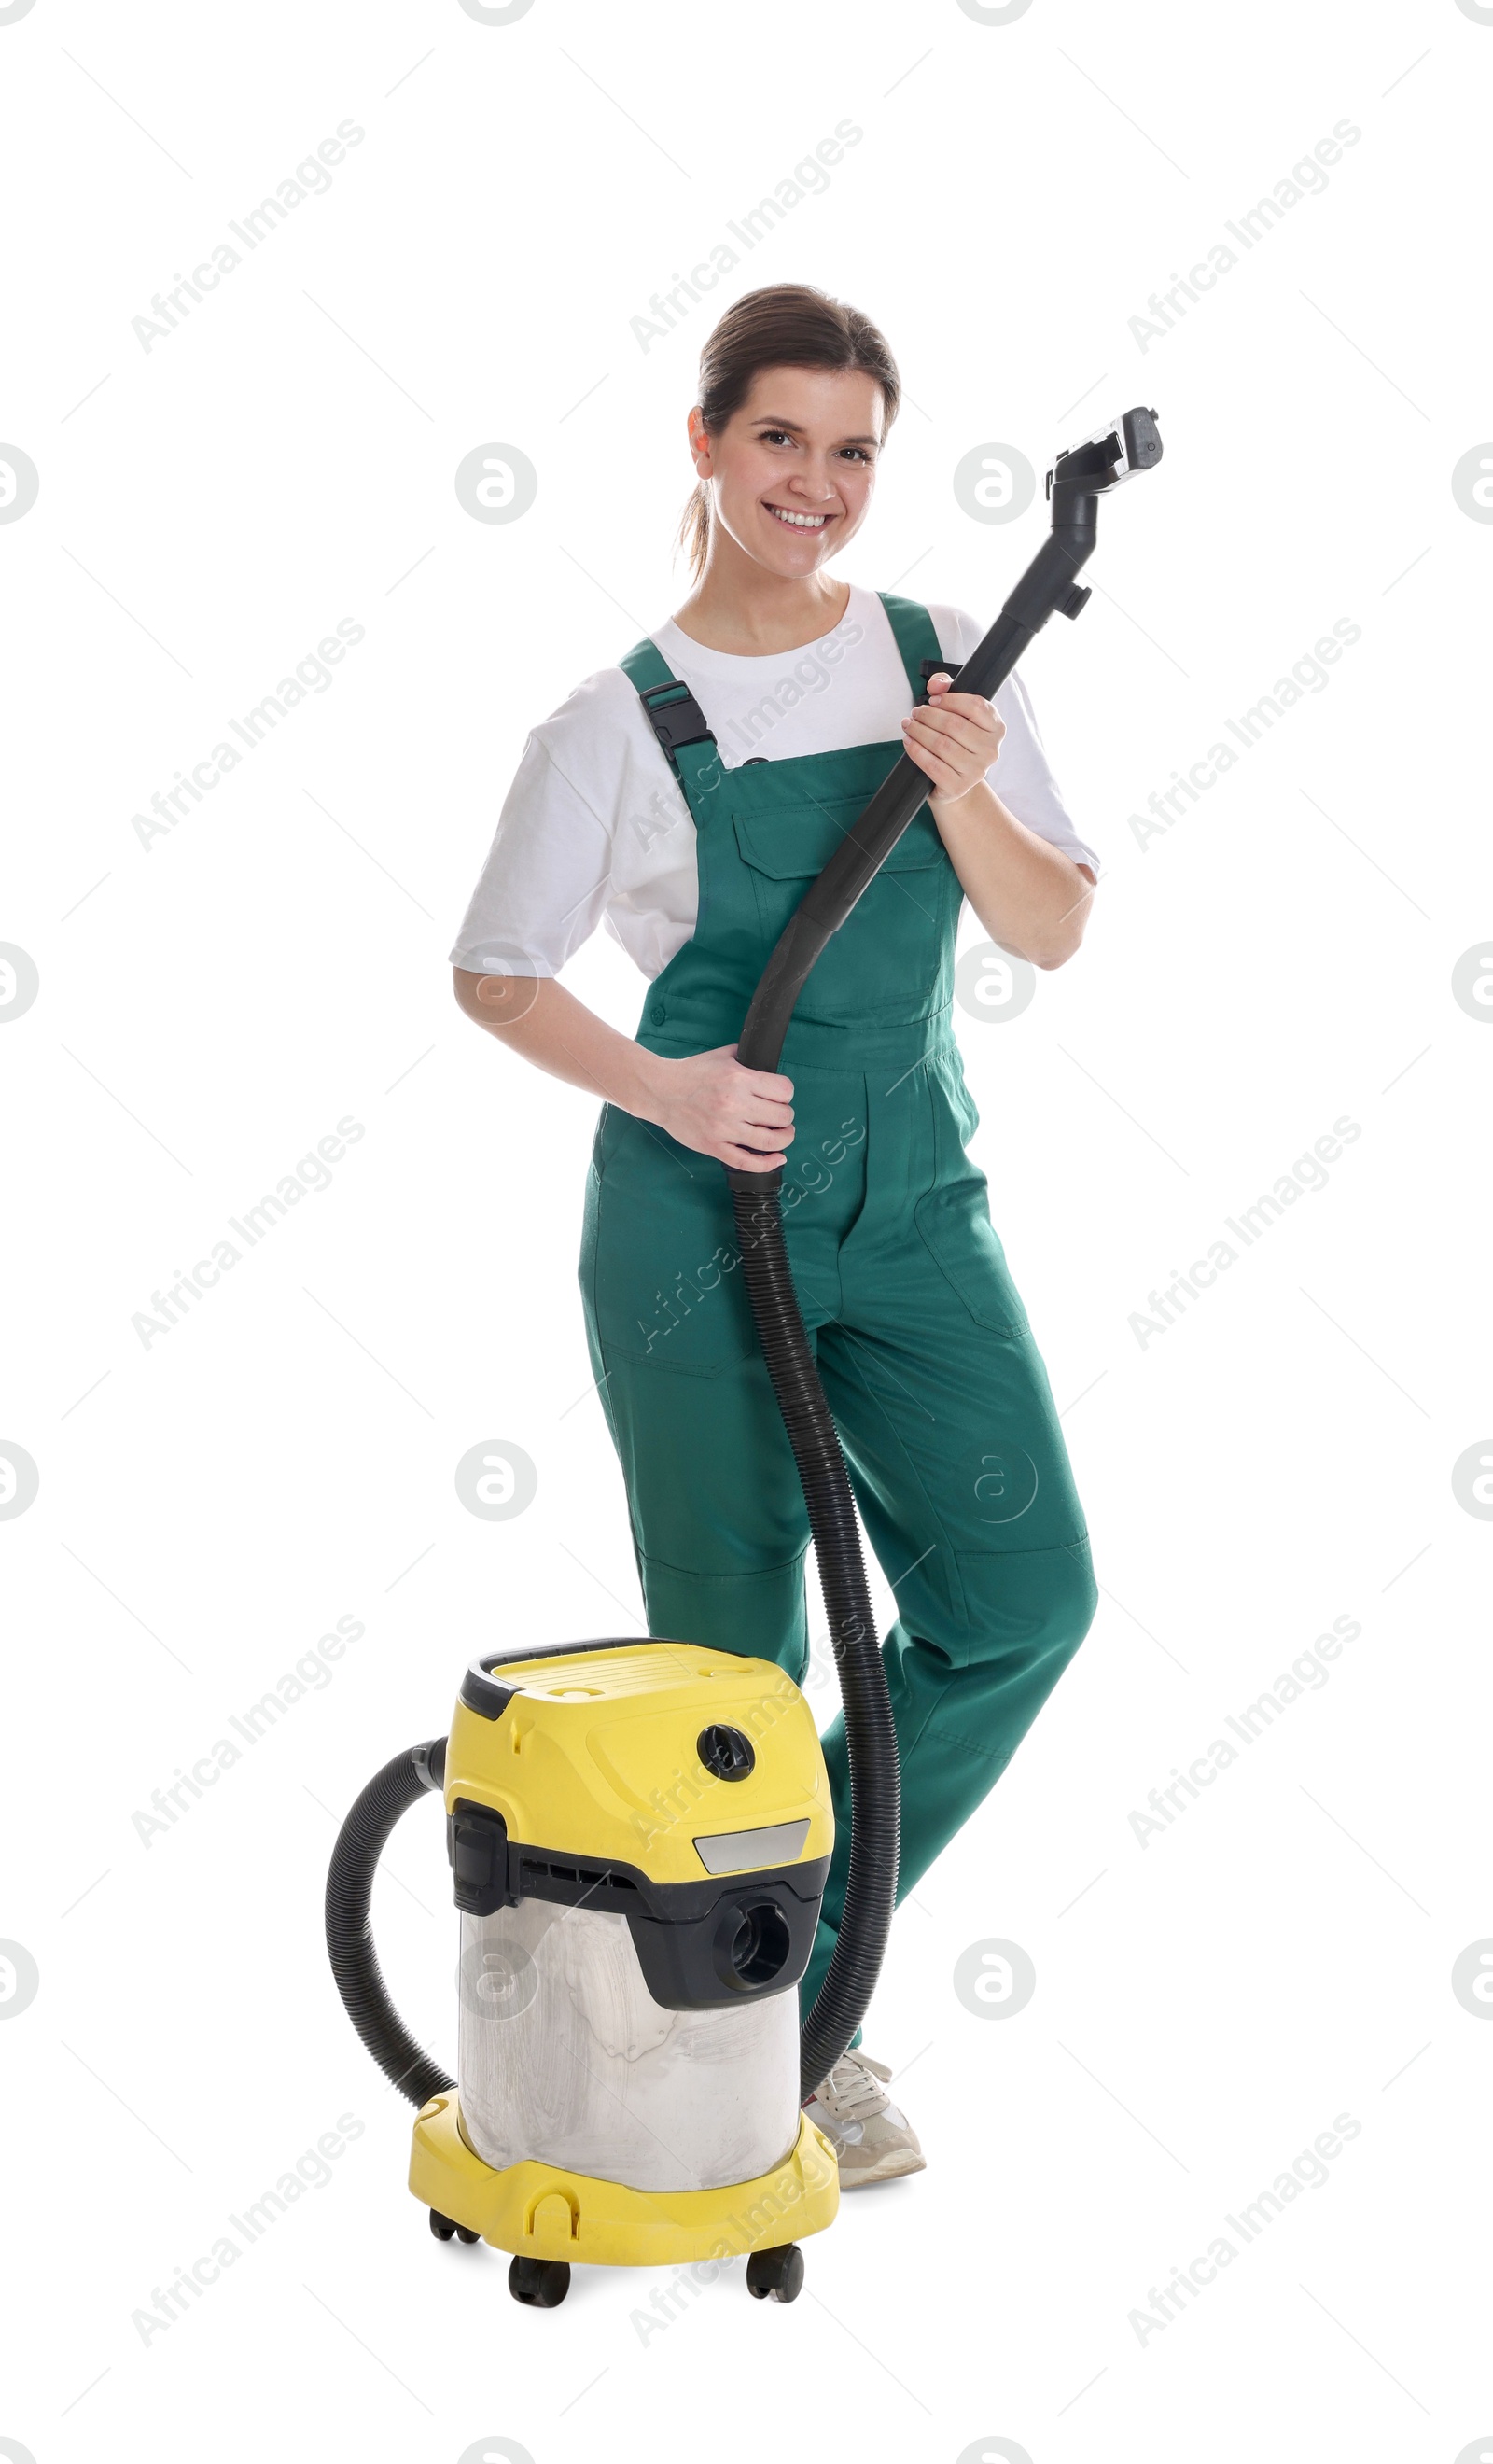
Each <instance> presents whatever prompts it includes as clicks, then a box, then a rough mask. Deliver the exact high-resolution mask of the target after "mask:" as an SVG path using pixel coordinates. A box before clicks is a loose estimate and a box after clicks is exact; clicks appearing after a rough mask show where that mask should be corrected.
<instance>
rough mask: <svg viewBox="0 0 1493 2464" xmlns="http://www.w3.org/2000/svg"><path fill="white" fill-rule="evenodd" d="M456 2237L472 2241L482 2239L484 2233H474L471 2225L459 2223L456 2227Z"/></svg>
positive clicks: (459, 2239)
mask: <svg viewBox="0 0 1493 2464" xmlns="http://www.w3.org/2000/svg"><path fill="white" fill-rule="evenodd" d="M456 2238H457V2240H458V2241H466V2242H472V2241H480V2240H481V2239H482V2235H481V2234H480V2233H473V2232H472V2227H471V2226H470V2225H458V2226H457V2228H456Z"/></svg>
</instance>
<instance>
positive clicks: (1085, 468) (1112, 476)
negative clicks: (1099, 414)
mask: <svg viewBox="0 0 1493 2464" xmlns="http://www.w3.org/2000/svg"><path fill="white" fill-rule="evenodd" d="M1160 459H1161V431H1160V429H1158V428H1157V426H1156V414H1155V412H1154V411H1153V410H1143V409H1139V408H1137V409H1135V410H1126V411H1122V412H1121V414H1120V416H1119V418H1118V419H1111V421H1110V422H1109V427H1108V428H1101V429H1099V430H1098V431H1097V433H1096V434H1094V435H1093V436H1086V437H1085V438H1084V440H1083V442H1082V444H1079V445H1069V446H1067V447H1065V450H1064V451H1063V452H1061V453H1060V454H1059V455H1058V456H1057V459H1056V460H1055V461H1054V463H1053V466H1052V468H1051V470H1050V471H1049V472H1048V473H1047V489H1046V493H1047V495H1048V496H1049V497H1050V496H1051V495H1052V491H1053V487H1054V484H1056V485H1057V486H1058V487H1060V488H1079V489H1082V491H1083V493H1084V495H1088V496H1093V495H1099V494H1100V493H1101V492H1102V491H1103V490H1104V489H1107V488H1117V487H1118V486H1119V484H1120V482H1121V480H1122V479H1130V478H1133V476H1134V474H1135V473H1136V472H1137V471H1153V470H1154V469H1155V466H1156V464H1157V463H1158V462H1159V461H1160Z"/></svg>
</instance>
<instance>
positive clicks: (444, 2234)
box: [430, 2208, 456, 2241]
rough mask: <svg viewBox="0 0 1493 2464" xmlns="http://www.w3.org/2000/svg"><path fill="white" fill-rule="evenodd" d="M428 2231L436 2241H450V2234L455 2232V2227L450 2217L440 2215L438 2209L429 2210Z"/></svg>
mask: <svg viewBox="0 0 1493 2464" xmlns="http://www.w3.org/2000/svg"><path fill="white" fill-rule="evenodd" d="M430 2231H431V2232H432V2233H434V2235H435V2238H436V2240H437V2241H450V2237H451V2235H452V2233H454V2232H455V2231H456V2227H455V2226H454V2225H453V2224H452V2222H451V2220H450V2216H443V2215H442V2213H441V2211H440V2209H439V2208H432V2209H431V2210H430Z"/></svg>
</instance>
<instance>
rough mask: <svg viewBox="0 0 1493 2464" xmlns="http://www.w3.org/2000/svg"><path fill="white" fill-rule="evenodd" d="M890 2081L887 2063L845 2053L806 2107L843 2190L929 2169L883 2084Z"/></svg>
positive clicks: (915, 2134) (903, 2118)
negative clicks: (836, 2165)
mask: <svg viewBox="0 0 1493 2464" xmlns="http://www.w3.org/2000/svg"><path fill="white" fill-rule="evenodd" d="M890 2077H891V2073H890V2071H889V2068H888V2067H887V2064H886V2063H885V2062H873V2061H872V2060H871V2059H870V2058H869V2057H868V2056H867V2055H866V2054H861V2053H854V2054H842V2055H841V2057H840V2059H839V2060H838V2061H837V2062H836V2064H835V2066H834V2069H833V2070H832V2071H831V2072H830V2074H829V2077H828V2078H827V2079H821V2080H820V2083H819V2085H818V2087H817V2088H816V2089H815V2090H814V2093H813V2095H812V2096H811V2097H810V2098H809V2099H808V2101H807V2102H806V2103H805V2105H804V2107H803V2110H804V2112H805V2113H806V2114H807V2115H808V2118H809V2120H810V2121H811V2122H814V2123H818V2124H819V2127H820V2129H821V2130H822V2131H823V2134H824V2136H825V2138H826V2139H827V2140H828V2141H829V2142H830V2145H832V2146H833V2148H834V2151H835V2154H836V2156H837V2157H838V2159H839V2162H840V2188H841V2189H842V2190H862V2189H867V2188H868V2186H869V2185H870V2184H871V2183H872V2182H890V2181H892V2180H894V2179H895V2177H896V2176H897V2175H898V2174H899V2173H921V2172H922V2171H923V2169H924V2167H926V2165H927V2162H928V2159H927V2157H926V2156H925V2155H924V2154H923V2151H922V2149H921V2147H920V2146H919V2145H918V2144H917V2133H916V2131H915V2130H914V2129H913V2128H912V2125H911V2123H910V2122H909V2120H908V2118H907V2115H906V2114H905V2113H903V2112H901V2111H900V2110H899V2109H898V2107H897V2106H896V2105H894V2104H893V2103H892V2101H891V2099H890V2097H889V2095H888V2094H887V2091H886V2089H885V2087H884V2086H883V2085H882V2081H883V2080H884V2079H890Z"/></svg>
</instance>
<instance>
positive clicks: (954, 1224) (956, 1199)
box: [913, 1164, 1028, 1335]
mask: <svg viewBox="0 0 1493 2464" xmlns="http://www.w3.org/2000/svg"><path fill="white" fill-rule="evenodd" d="M913 1221H915V1223H916V1225H917V1228H918V1231H919V1232H920V1233H921V1234H922V1237H923V1240H924V1243H926V1245H927V1247H928V1249H929V1251H930V1253H931V1254H932V1256H933V1259H934V1261H935V1263H936V1264H937V1265H938V1266H940V1267H941V1268H942V1270H943V1273H944V1274H945V1275H946V1276H947V1277H948V1280H949V1282H950V1283H951V1284H952V1285H953V1286H954V1288H955V1291H956V1292H957V1294H958V1296H959V1298H960V1300H961V1301H962V1302H963V1303H964V1306H965V1308H966V1309H968V1311H969V1313H970V1315H971V1317H972V1318H973V1319H974V1320H975V1323H976V1325H977V1326H983V1327H987V1328H988V1329H989V1330H990V1331H991V1333H992V1334H1005V1335H1021V1334H1025V1333H1026V1332H1027V1331H1028V1328H1027V1323H1026V1311H1025V1309H1023V1308H1022V1306H1021V1294H1020V1292H1019V1291H1018V1290H1017V1288H1016V1285H1015V1283H1014V1282H1013V1281H1012V1277H1011V1269H1010V1267H1009V1266H1008V1265H1006V1256H1005V1251H1004V1249H1003V1248H1002V1247H1001V1245H1000V1242H999V1238H998V1236H997V1233H996V1229H995V1226H994V1224H993V1223H992V1222H991V1220H990V1207H989V1202H988V1198H987V1193H986V1186H985V1176H984V1174H983V1173H982V1172H977V1171H975V1170H974V1168H973V1167H972V1166H970V1165H968V1164H966V1166H965V1169H964V1171H963V1173H961V1174H960V1176H959V1177H958V1178H957V1179H955V1180H951V1181H944V1182H940V1183H939V1184H938V1185H937V1186H935V1187H934V1188H933V1189H931V1190H929V1191H928V1193H927V1195H926V1197H923V1198H920V1199H918V1201H917V1204H916V1206H915V1207H914V1208H913Z"/></svg>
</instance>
